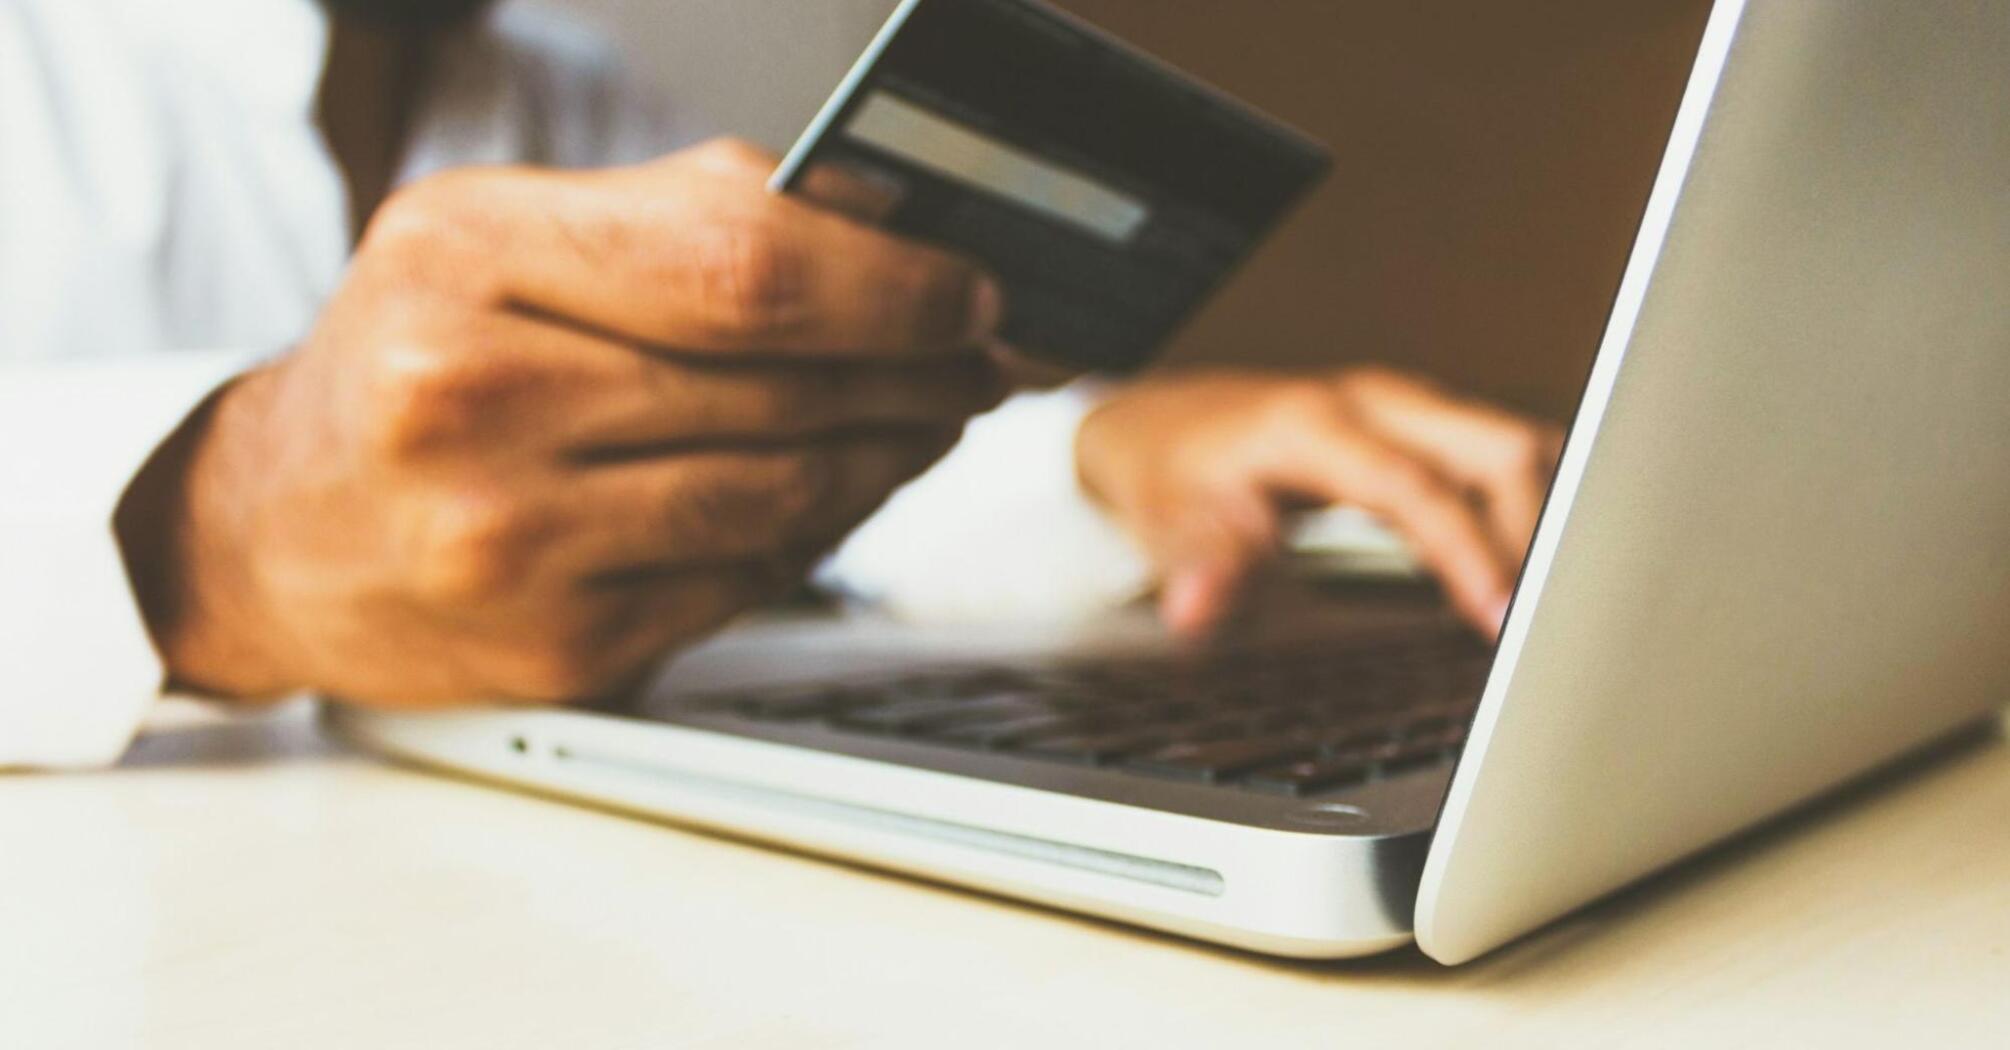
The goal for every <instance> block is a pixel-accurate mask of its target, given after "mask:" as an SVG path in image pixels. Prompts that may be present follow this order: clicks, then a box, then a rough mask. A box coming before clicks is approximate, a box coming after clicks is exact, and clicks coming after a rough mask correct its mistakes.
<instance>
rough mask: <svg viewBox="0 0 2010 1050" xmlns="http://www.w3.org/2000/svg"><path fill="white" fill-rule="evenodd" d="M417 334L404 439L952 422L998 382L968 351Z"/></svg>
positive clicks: (442, 444)
mask: <svg viewBox="0 0 2010 1050" xmlns="http://www.w3.org/2000/svg"><path fill="white" fill-rule="evenodd" d="M437 323H438V326H439V327H438V330H433V329H425V330H421V331H419V332H417V333H416V334H415V336H414V338H416V339H418V340H420V341H421V342H424V343H427V344H429V345H446V346H455V347H461V348H464V349H462V350H457V351H455V352H453V353H447V354H434V355H425V356H424V358H423V359H422V360H421V359H420V358H417V357H414V358H412V359H411V360H408V361H406V362H404V363H403V364H402V365H400V368H401V369H402V370H401V371H400V372H398V373H397V374H396V376H395V378H396V380H397V381H398V382H399V383H401V384H403V386H404V387H405V388H408V389H407V391H406V393H404V394H403V395H402V396H401V401H400V402H399V403H400V404H401V405H403V406H404V409H403V414H404V415H405V416H409V417H410V419H409V422H408V423H404V424H401V425H400V430H399V440H401V441H403V442H405V443H406V444H409V445H413V446H419V445H424V446H427V447H438V448H450V449H456V450H465V449H470V448H475V449H481V450H485V451H487V452H495V451H498V450H504V449H508V450H517V451H522V452H526V453H528V454H530V455H532V456H535V457H537V458H540V459H546V460H552V459H556V460H558V461H561V462H580V461H593V460H599V459H615V458H622V457H625V456H635V455H643V454H650V453H657V452H661V451H664V450H665V449H666V448H668V447H672V446H679V445H694V444H709V445H716V444H774V443H777V442H788V441H798V440H808V439H811V438H816V437H823V436H829V435H837V434H843V433H856V432H862V431H873V430H881V429H904V428H913V427H923V428H944V427H955V426H959V425H961V424H962V423H963V422H964V421H965V420H967V419H968V418H970V417H971V416H972V415H975V414H977V413H979V412H983V411H986V410H988V409H989V408H991V407H993V406H995V405H996V404H997V402H998V400H999V399H1000V398H1002V397H1003V396H1004V394H1005V389H1004V385H1003V382H1002V380H1001V379H1000V378H999V377H998V375H997V373H996V369H995V367H994V366H993V365H992V364H991V363H990V362H989V361H987V360H986V359H984V358H981V357H976V356H967V357H952V358H925V359H916V360H914V361H910V362H903V363H894V362H890V361H889V362H878V361H858V362H830V361H809V360H804V361H790V362H772V361H771V362H765V363H757V362H751V361H726V360H721V359H718V358H706V357H690V356H681V357H680V356H675V355H664V354H659V353H651V352H647V351H644V350H640V349H637V348H635V347H634V346H632V345H628V344H624V343H621V342H619V341H618V340H616V339H613V338H611V337H608V336H605V335H599V334H593V333H589V332H585V331H580V330H576V329H571V328H567V327H565V326H563V325H559V324H555V323H552V322H550V321H548V320H544V319H541V318H535V317H525V316H516V315H511V314H499V313H484V312H479V311H473V310H463V311H456V312H453V313H452V314H451V315H449V316H447V317H445V318H444V319H440V320H438V321H437Z"/></svg>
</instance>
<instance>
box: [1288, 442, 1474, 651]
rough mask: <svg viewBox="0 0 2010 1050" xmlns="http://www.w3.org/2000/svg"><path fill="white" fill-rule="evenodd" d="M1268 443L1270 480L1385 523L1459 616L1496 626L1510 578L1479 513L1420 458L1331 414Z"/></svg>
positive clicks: (1292, 490) (1470, 620) (1291, 489)
mask: <svg viewBox="0 0 2010 1050" xmlns="http://www.w3.org/2000/svg"><path fill="white" fill-rule="evenodd" d="M1270 447H1271V448H1272V449H1273V450H1274V453H1275V455H1276V458H1275V459H1274V460H1273V461H1272V463H1271V464H1270V471H1269V478H1270V480H1271V482H1272V483H1273V484H1275V485H1277V486H1278V487H1279V488H1282V489H1285V490H1288V491H1291V492H1294V493H1297V494H1302V495H1306V496H1311V497H1315V498H1318V499H1322V500H1325V501H1327V502H1334V503H1341V502H1346V503H1353V504H1357V505H1359V506H1361V507H1364V508H1366V509H1367V510H1368V511H1370V512H1372V513H1374V514H1375V515H1377V516H1379V517H1381V518H1382V519H1383V520H1385V521H1387V522H1389V523H1390V524H1391V525H1392V526H1394V527H1395V528H1396V529H1397V531H1399V532H1401V533H1402V534H1403V535H1404V536H1405V537H1407V538H1408V539H1409V540H1410V542H1411V543H1412V545H1414V546H1415V547H1416V548H1417V552H1418V555H1419V556H1420V557H1421V558H1422V559H1423V560H1424V562H1425V563H1426V564H1427V565H1428V566H1429V567H1430V568H1431V569H1432V571H1433V572H1434V573H1435V574H1436V576H1437V577H1438V579H1439V582H1440V583H1441V584H1442V585H1443V586H1444V588H1445V591H1446V594H1447V596H1448V597H1449V598H1450V599H1451V602H1452V605H1453V607H1454V608H1455V609H1457V610H1458V612H1459V613H1460V615H1461V616H1463V617H1464V618H1465V619H1466V620H1467V621H1468V622H1470V623H1472V624H1473V625H1474V626H1475V627H1477V628H1480V629H1481V630H1482V631H1484V632H1486V633H1488V634H1489V635H1491V634H1495V633H1497V632H1498V631H1499V629H1500V621H1501V617H1502V615H1503V614H1504V612H1505V609H1506V605H1507V600H1508V593H1509V586H1510V576H1509V574H1508V572H1507V570H1506V569H1505V568H1504V567H1503V565H1502V564H1501V560H1500V555H1499V554H1498V552H1497V551H1496V549H1495V546H1494V542H1493V539H1492V537H1491V536H1490V535H1489V533H1488V530H1487V526H1486V523H1485V522H1483V521H1482V520H1481V518H1480V516H1479V513H1478V512H1477V511H1476V510H1475V508H1474V507H1473V506H1472V504H1471V503H1470V502H1468V501H1467V500H1466V499H1464V498H1463V497H1462V496H1461V494H1460V493H1459V492H1458V490H1457V489H1455V488H1454V487H1453V486H1452V485H1451V484H1450V483H1448V482H1447V481H1446V480H1445V479H1444V478H1442V477H1441V476H1439V475H1438V474H1437V473H1436V472H1435V471H1434V470H1433V469H1432V468H1431V467H1430V466H1429V465H1428V464H1427V463H1425V462H1422V461H1420V460H1418V459H1416V458H1415V457H1413V456H1411V455H1409V454H1407V453H1405V452H1404V451H1403V450H1401V449H1399V448H1397V447H1395V446H1393V445H1390V444H1388V443H1386V442H1384V441H1383V440H1382V439H1381V438H1380V437H1377V436H1376V435H1374V434H1372V433H1370V432H1368V431H1367V430H1365V429H1362V428H1361V427H1359V426H1358V425H1356V424H1354V423H1352V422H1350V421H1347V420H1345V419H1339V418H1336V419H1334V420H1332V421H1330V423H1329V424H1328V425H1326V426H1324V427H1318V428H1295V429H1294V431H1293V432H1292V434H1291V435H1290V436H1287V437H1286V438H1284V439H1282V440H1280V441H1278V442H1274V443H1273V444H1272V445H1271V446H1270Z"/></svg>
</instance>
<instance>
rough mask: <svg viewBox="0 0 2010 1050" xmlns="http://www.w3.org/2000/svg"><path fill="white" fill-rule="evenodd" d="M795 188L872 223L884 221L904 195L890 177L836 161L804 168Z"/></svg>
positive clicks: (849, 214) (835, 209) (808, 197)
mask: <svg viewBox="0 0 2010 1050" xmlns="http://www.w3.org/2000/svg"><path fill="white" fill-rule="evenodd" d="M795 192H796V193H798V194H799V195H801V196H802V197H803V198H804V199H805V200H809V201H814V202H815V203H817V204H818V205H821V206H823V207H825V208H829V209H830V210H832V211H835V212H837V213H838V214H840V215H844V216H848V217H849V218H852V219H854V220H857V221H858V222H862V223H866V224H867V225H870V226H877V225H879V224H881V223H883V222H885V221H886V220H887V219H888V218H889V217H890V216H892V214H893V210H894V209H895V208H898V207H900V201H901V198H902V197H903V196H905V191H904V189H903V187H901V186H900V184H898V183H896V182H894V181H892V180H891V179H889V178H886V177H884V176H880V175H877V174H876V173H873V172H867V171H862V170H856V169H851V168H844V167H840V166H838V165H837V164H834V163H825V164H818V165H815V166H813V167H811V168H810V169H809V170H808V171H806V172H804V173H803V177H802V181H801V183H800V184H799V185H798V186H797V187H796V190H795Z"/></svg>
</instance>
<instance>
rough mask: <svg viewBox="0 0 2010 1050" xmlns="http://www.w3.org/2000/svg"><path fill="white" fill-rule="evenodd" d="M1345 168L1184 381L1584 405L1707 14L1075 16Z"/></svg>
mask: <svg viewBox="0 0 2010 1050" xmlns="http://www.w3.org/2000/svg"><path fill="white" fill-rule="evenodd" d="M1061 2H1062V6H1065V7H1068V8H1071V9H1073V10H1075V11H1077V12H1078V13H1080V14H1083V15H1085V16H1087V17H1088V18H1089V19H1090V20H1092V21H1095V22H1098V23H1100V24H1102V25H1104V26H1107V27H1108V28H1110V29H1112V30H1114V31H1116V32H1117V33H1118V34H1119V35H1122V36H1124V37H1127V38H1129V39H1131V40H1133V41H1136V42H1137V43H1139V44H1141V45H1143V46H1145V47H1146V48H1148V49H1149V50H1152V51H1154V52H1156V53H1158V54H1160V55H1162V56H1164V57H1165V58H1168V59H1170V60H1172V61H1173V62H1174V63H1176V64H1178V65H1181V66H1184V67H1186V68H1188V69H1191V70H1193V71H1195V72H1197V73H1200V74H1201V75H1202V76H1204V77H1206V78H1207V79H1209V80H1211V81H1213V82H1215V83H1217V84H1219V85H1221V86H1223V87H1226V88H1228V89H1229V90H1231V91H1234V92H1235V93H1237V94H1239V95H1242V96H1243V97H1245V98H1248V99H1250V100H1251V101H1253V102H1255V103H1257V104H1258V105H1260V106H1262V107H1264V108H1265V109H1268V110H1270V111H1271V112H1273V113H1276V114H1277V115H1279V116H1281V117H1283V118H1285V119H1286V120H1288V121H1290V122H1291V123H1293V124H1296V125H1298V126H1299V127H1302V128H1304V129H1306V130H1308V131H1310V132H1312V133H1313V134H1315V135H1317V136H1318V137H1319V138H1320V139H1322V140H1324V141H1325V142H1327V143H1328V144H1329V145H1331V146H1332V147H1333V149H1334V152H1335V155H1336V165H1335V168H1334V172H1333V175H1332V176H1331V177H1330V178H1329V180H1328V181H1327V183H1326V184H1325V186H1324V187H1323V188H1322V189H1321V190H1320V191H1319V192H1318V194H1317V195H1316V196H1315V197H1314V198H1313V199H1312V200H1311V201H1310V202H1309V203H1308V204H1307V206H1306V207H1305V208H1304V210H1303V211H1302V212H1301V213H1300V214H1299V215H1298V216H1296V217H1295V218H1294V219H1293V221H1292V222H1290V223H1289V224H1288V228H1287V229H1286V230H1285V231H1283V232H1282V233H1281V234H1280V235H1279V236H1278V237H1277V239H1276V240H1275V241H1274V242H1273V243H1272V244H1271V246H1270V247H1268V248H1267V249H1266V250H1265V251H1264V252H1262V253H1261V254H1260V255H1259V257H1258V258H1257V259H1256V260H1255V261H1254V262H1253V263H1252V265H1251V266H1250V267H1248V268H1247V269H1246V270H1245V271H1243V273H1242V274H1241V275H1240V276H1239V277H1238V278H1237V280H1236V281H1235V282H1234V283H1233V284H1232V285H1231V286H1230V287H1229V288H1228V289H1227V290H1226V291H1225V293H1224V294H1223V295H1222V296H1221V297H1220V298H1219V299H1218V300H1216V301H1215V302H1214V303H1213V304H1212V305H1211V306H1210V307H1209V308H1208V309H1207V310H1206V311H1205V312H1204V313H1203V314H1202V315H1201V316H1200V317H1199V318H1198V319H1197V320H1196V322H1195V324H1194V325H1193V326H1192V327H1191V328H1190V329H1189V330H1188V331H1187V333H1186V334H1185V335H1184V336H1183V337H1182V339H1181V340H1180V343H1179V345H1178V346H1177V347H1176V349H1175V351H1174V356H1175V359H1187V360H1193V359H1208V360H1224V359H1226V360H1243V361H1260V362H1265V363H1279V364H1299V363H1315V362H1323V361H1337V360H1355V359H1382V360H1390V361H1398V362H1403V363H1407V364H1409V365H1412V366H1415V367H1420V368H1423V369H1425V370H1428V371H1431V372H1433V373H1436V374H1439V375H1441V376H1443V377H1446V378H1447V379H1449V380H1450V381H1452V382H1454V383H1456V384H1458V385H1460V386H1464V387H1466V388H1469V389H1472V390H1475V391H1478V392H1481V393H1484V394H1487V395H1490V396H1493V397H1497V398H1502V399H1505V400H1508V401H1510V402H1513V403H1517V404H1520V405H1523V406H1525V407H1527V408H1530V409H1534V410H1536V411H1540V412H1545V413H1548V414H1552V415H1557V416H1561V415H1564V414H1566V413H1567V412H1568V411H1569V410H1570V409H1571V408H1572V407H1573V406H1574V405H1575V403H1576V398H1577V395H1578V386H1579V384H1580V382H1581V380H1582V377H1583V374H1584V371H1585V369H1586V368H1587V367H1588V366H1589V364H1590V359H1591V354H1592V352H1593V350H1594V349H1595V346H1596V342H1597V339H1598V336H1599V333H1600V331H1601V330H1602V327H1603V324H1604V319H1605V310H1606V307H1607V305H1608V303H1609V300H1610V299H1611V296H1612V293H1613V290H1614V288H1615V287H1616V286H1617V283H1618V276H1619V271H1620V268H1621V266H1622V265H1623V262H1624V260H1625V256H1626V252H1627V249H1628V247H1629V246H1630V243H1631V239H1632V234H1633V224H1634V222H1635V221H1636V220H1637V218H1638V215H1639V210H1640V206H1641V204H1642V203H1643V202H1644V201H1645V199H1646V192H1647V187H1648V183H1649V181H1650V180H1651V179H1652V176H1653V171H1654V167H1655V164H1656V162H1657V161H1658V159H1659V157H1660V152H1661V147H1662V144H1663V140H1664V137H1665V135H1666V132H1667V128H1668V124H1669V121H1670V118H1671V117H1672V116H1673V113H1674V109H1675V105H1676V103H1677V101H1678V99H1679V96H1680V94H1681V88H1682V84H1683V81H1684V80H1685V79H1686V77H1687V74H1688V64H1689V60H1690V58H1691V57H1692V56H1693V54H1694V50H1695V46H1696V42H1697V40H1698V38H1699V37H1700V36H1701V33H1702V24H1703V19H1704V17H1705V16H1706V15H1707V13H1708V12H1707V9H1708V4H1707V2H1706V0H1552V2H1543V3H1531V2H1526V0H1520V2H1514V3H1505V2H1490V0H1378V2H1366V0H1061Z"/></svg>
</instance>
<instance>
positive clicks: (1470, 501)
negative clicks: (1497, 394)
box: [1075, 368, 1562, 636]
mask: <svg viewBox="0 0 2010 1050" xmlns="http://www.w3.org/2000/svg"><path fill="white" fill-rule="evenodd" d="M1561 447H1562V435H1561V432H1560V431H1559V430H1557V428H1555V427H1554V426H1551V425H1548V424H1545V423H1541V422H1537V421H1535V420H1531V419H1525V418H1522V417H1519V416H1516V415H1513V414H1511V413H1509V412H1507V411H1505V410H1502V409H1499V408H1495V407H1493V406H1490V405H1486V404H1483V403H1480V402H1476V401H1470V400H1465V399H1462V398H1458V397H1454V396H1452V395H1450V394H1447V393H1445V392H1444V391H1442V390H1440V389H1438V388H1437V387H1435V386H1433V385H1431V384H1430V383H1428V382H1426V381H1424V380H1421V379H1418V378H1415V377H1411V376H1407V375H1403V374H1400V373H1397V372H1392V371H1389V370H1386V369H1381V368H1355V369H1348V370H1343V371H1340V372H1334V373H1321V374H1313V375H1284V374H1275V373H1262V372H1251V371H1232V370H1205V371H1193V372H1184V373H1179V374H1176V375H1168V376H1163V377H1157V378H1150V379H1145V380H1141V381H1139V382H1137V383H1134V384H1132V385H1130V386H1127V387H1124V388H1122V389H1120V390H1119V391H1118V392H1117V393H1116V394H1115V395H1114V396H1113V397H1112V398H1111V399H1110V400H1109V401H1107V402H1106V403H1104V404H1103V405H1102V406H1101V407H1099V408H1098V409H1097V410H1096V411H1094V412H1093V413H1091V414H1090V415H1089V417H1088V418H1087V419H1086V420H1084V421H1083V423H1082V427H1081V430H1080V431H1079V433H1078V436H1077V438H1076V446H1075V459H1076V467H1077V470H1078V471H1079V473H1080V476H1081V481H1082V485H1083V487H1084V489H1085V490H1086V491H1087V492H1088V493H1089V495H1090V496H1091V497H1092V498H1094V499H1096V500H1097V501H1099V502H1101V503H1102V504H1103V505H1104V506H1105V507H1107V508H1108V509H1109V510H1110V511H1111V512H1112V513H1113V514H1115V516H1116V517H1117V519H1118V520H1119V521H1120V522H1121V523H1122V524H1123V525H1124V526H1125V527H1126V528H1127V529H1128V530H1129V531H1130V532H1131V533H1132V535H1133V536H1135V537H1136V538H1137V540H1138V541H1139V542H1140V543H1142V544H1143V546H1144V547H1145V549H1146V551H1147V552H1148V553H1149V555H1150V556H1151V558H1152V561H1153V563H1154V565H1155V567H1156V568H1157V569H1158V571H1159V573H1160V579H1161V580H1162V581H1163V586H1162V588H1161V591H1160V594H1161V607H1162V613H1163V615H1164V617H1165V620H1166V622H1167V623H1168V624H1169V625H1170V626H1171V627H1172V628H1174V629H1175V630H1177V631H1181V632H1183V633H1188V634H1195V633H1202V632H1205V631H1206V630H1208V629H1209V628H1211V627H1212V626H1213V625H1214V624H1215V623H1217V622H1218V621H1219V620H1220V619H1221V618H1222V617H1223V616H1224V615H1226V613H1227V612H1228V611H1229V609H1230V608H1231V606H1232V605H1233V603H1234V600H1235V596H1236V593H1237V590H1238V589H1239V587H1240V586H1241V584H1242V583H1243V581H1244V580H1245V579H1246V578H1247V577H1248V576H1249V574H1250V573H1251V571H1252V570H1254V569H1255V568H1256V567H1257V566H1258V565H1259V564H1260V563H1261V562H1262V561H1264V560H1265V559H1266V558H1268V557H1270V556H1271V555H1272V554H1273V553H1274V552H1275V551H1276V549H1277V547H1278V545H1279V542H1280V539H1281V535H1282V531H1283V530H1282V524H1283V519H1284V516H1285V514H1286V512H1288V511H1290V510H1292V509H1296V508H1305V507H1314V506H1322V505H1328V504H1339V503H1346V504H1353V505H1356V506H1359V507H1362V508H1364V509H1366V510H1368V511H1370V512H1371V513H1374V514H1375V515H1377V516H1378V517H1380V518H1382V519H1383V520H1384V521H1386V522H1388V523H1389V524H1390V525H1391V526H1392V527H1394V528H1395V529H1396V530H1397V531H1398V532H1400V533H1401V534H1402V535H1403V536H1404V538H1405V539H1407V540H1408V541H1409V542H1410V544H1411V546H1412V547H1413V548H1414V549H1415V550H1416V553H1417V554H1418V556H1419V557H1420V558H1421V559H1422V560H1423V562H1424V563H1425V564H1426V565H1427V566H1428V567H1429V568H1430V569H1431V571H1432V572H1433V573H1434V574H1435V575H1436V576H1437V577H1438V579H1439V581H1440V583H1441V584H1442V585H1443V587H1444V589H1445V591H1446V593H1447V594H1448V595H1449V597H1450V599H1451V601H1452V604H1453V605H1454V607H1455V608H1456V609H1457V610H1458V612H1459V613H1460V615H1461V616H1463V617H1464V618H1465V619H1466V620H1467V621H1469V622H1470V623H1472V624H1473V625H1474V626H1475V627H1477V628H1479V629H1480V630H1481V631H1482V632H1484V633H1486V634H1487V635H1489V636H1492V635H1494V634H1495V633H1497V632H1498V631H1499V629H1500V623H1501V619H1502V617H1503V616H1504V615H1505V614H1506V610H1507V602H1508V597H1509V592H1510V590H1511V588H1512V587H1513V585H1514V580H1515V576H1516V574H1517V573H1518V572H1519V570H1520V566H1521V560H1522V557H1523V556H1524V554H1525V553H1526V551H1527V549H1528V544H1529V540H1530V538H1531V537H1532V536H1533V534H1534V531H1535V524H1536V518H1537V516H1538V515H1539V514H1540V512H1541V509H1542V501H1543V495H1544V493H1545V491H1546V490H1547V488H1548V486H1549V480H1550V475H1551V473H1552V471H1553V470H1554V469H1555V465H1556V459H1557V455H1558V453H1559V451H1560V449H1561Z"/></svg>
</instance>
